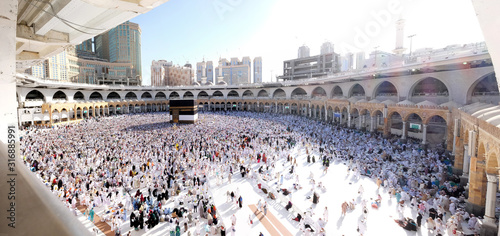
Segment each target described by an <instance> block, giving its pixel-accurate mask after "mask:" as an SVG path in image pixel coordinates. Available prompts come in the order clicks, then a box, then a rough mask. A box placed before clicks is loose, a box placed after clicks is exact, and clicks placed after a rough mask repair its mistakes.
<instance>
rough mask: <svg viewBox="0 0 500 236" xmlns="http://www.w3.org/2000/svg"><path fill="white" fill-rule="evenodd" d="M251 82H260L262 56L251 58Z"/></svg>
mask: <svg viewBox="0 0 500 236" xmlns="http://www.w3.org/2000/svg"><path fill="white" fill-rule="evenodd" d="M253 82H254V83H262V57H256V58H254V59H253Z"/></svg>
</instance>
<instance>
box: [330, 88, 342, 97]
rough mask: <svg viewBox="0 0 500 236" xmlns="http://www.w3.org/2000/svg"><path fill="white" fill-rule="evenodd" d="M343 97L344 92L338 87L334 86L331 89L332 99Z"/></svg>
mask: <svg viewBox="0 0 500 236" xmlns="http://www.w3.org/2000/svg"><path fill="white" fill-rule="evenodd" d="M343 96H344V92H343V91H342V88H341V87H340V86H338V85H335V87H333V89H332V98H335V97H343Z"/></svg>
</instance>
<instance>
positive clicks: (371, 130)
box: [370, 116, 375, 133]
mask: <svg viewBox="0 0 500 236" xmlns="http://www.w3.org/2000/svg"><path fill="white" fill-rule="evenodd" d="M374 126H375V117H373V116H370V132H372V133H373V131H375V127H374Z"/></svg>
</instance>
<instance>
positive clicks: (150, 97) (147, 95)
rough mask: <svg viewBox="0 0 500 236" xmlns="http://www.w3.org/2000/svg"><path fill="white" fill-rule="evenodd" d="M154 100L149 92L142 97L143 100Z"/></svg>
mask: <svg viewBox="0 0 500 236" xmlns="http://www.w3.org/2000/svg"><path fill="white" fill-rule="evenodd" d="M152 98H153V96H151V93H149V92H144V93H142V95H141V99H152Z"/></svg>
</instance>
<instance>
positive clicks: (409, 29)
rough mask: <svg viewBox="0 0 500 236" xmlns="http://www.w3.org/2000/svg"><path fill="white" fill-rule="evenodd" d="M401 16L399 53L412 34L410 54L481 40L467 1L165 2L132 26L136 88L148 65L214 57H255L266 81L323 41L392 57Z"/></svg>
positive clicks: (346, 49) (339, 49) (146, 77)
mask: <svg viewBox="0 0 500 236" xmlns="http://www.w3.org/2000/svg"><path fill="white" fill-rule="evenodd" d="M400 18H403V19H405V20H406V26H405V47H406V48H409V47H410V40H409V39H408V38H407V36H408V35H412V34H416V36H415V37H414V38H413V45H412V48H413V50H415V49H418V48H423V47H431V48H442V47H445V46H447V45H451V44H464V43H474V42H480V41H483V40H484V39H483V35H482V32H481V29H480V27H479V24H478V22H477V18H476V17H475V13H474V9H473V7H472V3H471V1H470V0H377V1H373V0H350V1H345V0H307V1H306V0H300V1H299V0H170V1H168V2H166V3H165V4H163V5H161V6H159V7H157V8H155V9H153V10H151V11H150V12H148V13H146V14H143V15H140V16H138V17H136V18H134V19H132V20H131V21H133V22H136V23H139V24H140V27H141V29H142V71H143V84H144V85H149V84H150V78H151V75H150V71H151V69H150V68H151V61H152V60H160V59H164V60H168V61H173V62H174V64H179V65H184V64H185V63H186V61H189V62H190V63H191V64H193V67H195V66H196V62H199V61H202V60H203V58H205V61H208V60H212V61H214V64H217V61H218V59H219V56H220V57H223V58H227V59H229V58H231V57H239V58H240V59H241V57H243V56H250V57H251V59H252V60H253V58H254V57H256V56H262V60H263V62H262V64H263V73H264V74H263V80H264V81H265V82H267V81H271V77H272V78H275V76H276V75H281V74H282V73H283V61H284V60H288V59H293V58H296V57H297V50H298V47H299V46H301V45H303V44H305V45H307V46H309V48H310V49H311V55H317V54H319V50H320V46H321V44H322V43H323V42H325V41H330V42H332V43H334V45H335V52H337V53H341V54H344V53H346V52H356V51H366V52H370V51H373V49H374V47H377V46H378V47H379V48H378V49H379V50H384V51H391V50H392V49H394V47H395V41H396V25H395V22H396V21H397V20H398V19H400ZM408 52H409V50H407V51H406V53H408ZM252 66H253V65H252ZM271 71H272V72H271ZM271 73H272V74H271Z"/></svg>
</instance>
